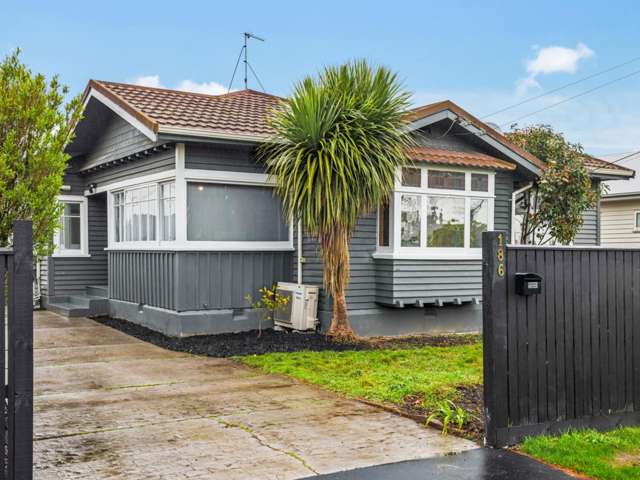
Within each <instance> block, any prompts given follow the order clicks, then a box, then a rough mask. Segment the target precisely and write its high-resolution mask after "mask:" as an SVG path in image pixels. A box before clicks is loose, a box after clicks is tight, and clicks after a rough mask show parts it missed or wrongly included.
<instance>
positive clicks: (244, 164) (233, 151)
mask: <svg viewBox="0 0 640 480" xmlns="http://www.w3.org/2000/svg"><path fill="white" fill-rule="evenodd" d="M185 168H188V169H195V170H222V171H226V172H250V173H263V172H264V166H263V165H261V164H260V163H259V162H258V161H256V159H255V156H254V155H253V148H252V147H245V146H231V145H216V144H190V143H189V144H187V145H186V146H185Z"/></svg>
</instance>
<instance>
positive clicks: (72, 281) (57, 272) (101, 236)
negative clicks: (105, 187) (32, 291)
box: [41, 194, 107, 296]
mask: <svg viewBox="0 0 640 480" xmlns="http://www.w3.org/2000/svg"><path fill="white" fill-rule="evenodd" d="M87 210H88V214H89V219H88V222H89V238H88V240H89V255H90V257H50V258H49V259H48V265H47V270H48V274H49V282H48V285H47V293H46V294H47V295H49V296H61V295H69V294H73V293H83V292H84V291H85V287H88V286H95V285H107V253H106V251H105V250H104V249H105V248H106V247H107V196H106V194H102V195H94V196H91V197H89V198H88V199H87ZM41 268H42V267H41Z"/></svg>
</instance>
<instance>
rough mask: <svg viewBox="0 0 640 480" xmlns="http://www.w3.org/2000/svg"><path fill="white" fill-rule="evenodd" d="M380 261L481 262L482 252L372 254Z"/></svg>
mask: <svg viewBox="0 0 640 480" xmlns="http://www.w3.org/2000/svg"><path fill="white" fill-rule="evenodd" d="M371 256H372V257H373V258H374V259H380V260H482V252H477V253H476V252H470V251H465V252H455V253H453V252H443V253H440V252H374V253H373V254H372V255H371Z"/></svg>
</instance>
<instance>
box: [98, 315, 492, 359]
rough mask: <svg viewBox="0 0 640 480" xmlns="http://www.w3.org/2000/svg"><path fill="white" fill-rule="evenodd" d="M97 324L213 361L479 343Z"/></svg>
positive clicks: (472, 339)
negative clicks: (173, 333)
mask: <svg viewBox="0 0 640 480" xmlns="http://www.w3.org/2000/svg"><path fill="white" fill-rule="evenodd" d="M95 320H96V321H98V322H100V323H102V324H104V325H107V326H109V327H112V328H115V329H116V330H120V331H121V332H124V333H126V334H128V335H131V336H133V337H136V338H139V339H140V340H144V341H145V342H149V343H153V344H154V345H158V346H159V347H162V348H166V349H169V350H174V351H179V352H188V353H194V354H197V355H207V356H210V357H231V356H234V355H253V354H262V353H272V352H298V351H302V350H311V351H322V350H333V351H345V350H373V349H381V348H413V347H423V346H436V347H445V346H452V345H467V344H471V343H476V342H478V341H480V336H479V335H437V336H434V335H412V336H407V337H373V338H366V339H358V340H356V341H353V342H335V341H333V340H331V339H330V338H329V337H327V336H326V335H324V334H321V333H298V332H287V331H276V330H271V329H268V330H263V331H262V334H261V335H258V331H257V330H251V331H249V332H241V333H221V334H218V335H198V336H193V337H186V338H174V337H167V336H166V335H163V334H162V333H158V332H156V331H153V330H150V329H148V328H146V327H143V326H141V325H136V324H135V323H131V322H128V321H126V320H120V319H116V318H110V317H97V318H95Z"/></svg>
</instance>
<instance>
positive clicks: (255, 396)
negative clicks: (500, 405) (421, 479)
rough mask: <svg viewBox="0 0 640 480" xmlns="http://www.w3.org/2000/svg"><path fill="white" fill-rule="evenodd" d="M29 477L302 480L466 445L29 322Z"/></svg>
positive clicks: (305, 395)
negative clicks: (31, 392) (32, 460)
mask: <svg viewBox="0 0 640 480" xmlns="http://www.w3.org/2000/svg"><path fill="white" fill-rule="evenodd" d="M35 324H36V331H35V362H36V369H35V379H36V384H35V389H36V397H35V458H36V465H35V469H36V478H38V479H69V478H82V479H104V478H122V479H129V480H133V479H138V478H139V479H161V478H162V479H174V478H175V479H178V478H180V479H182V478H189V479H192V478H193V479H196V478H197V479H204V478H207V479H213V478H215V479H241V478H260V479H269V478H282V479H288V478H301V477H308V476H313V475H316V474H320V473H330V472H336V471H341V470H347V469H353V468H358V467H365V466H370V465H377V464H382V463H390V462H398V461H402V460H411V459H418V458H427V457H432V456H438V455H443V454H446V453H449V452H458V451H462V450H466V449H470V448H475V447H476V445H475V444H473V443H471V442H467V441H465V440H461V439H457V438H455V437H451V436H449V437H442V436H441V435H439V433H438V432H436V431H435V430H431V429H426V428H423V427H422V426H420V425H418V424H417V423H415V422H413V421H411V420H408V419H405V418H402V417H399V416H396V415H393V414H391V413H388V412H386V411H383V410H380V409H377V408H374V407H370V406H367V405H364V404H362V403H359V402H357V401H353V400H347V399H344V398H341V397H340V396H338V395H334V394H332V393H330V392H327V391H324V390H322V389H320V388H316V387H313V386H310V385H306V384H303V383H300V382H297V381H295V380H291V379H288V378H284V377H281V376H274V375H266V374H263V373H260V372H257V371H254V370H251V369H249V368H246V367H244V366H240V365H237V364H236V363H234V362H232V361H230V360H224V359H215V358H206V357H197V356H193V355H187V354H182V353H175V352H170V351H166V350H163V349H161V348H158V347H156V346H153V345H150V344H147V343H144V342H141V341H140V340H137V339H135V338H132V337H129V336H127V335H125V334H123V333H121V332H119V331H116V330H113V329H111V328H108V327H106V326H103V325H101V324H98V323H96V322H93V321H91V320H88V319H85V318H79V319H78V318H76V319H65V318H63V317H60V316H58V315H56V314H53V313H49V312H38V313H37V314H36V319H35Z"/></svg>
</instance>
